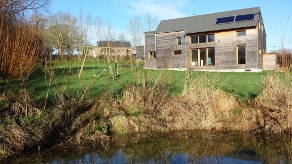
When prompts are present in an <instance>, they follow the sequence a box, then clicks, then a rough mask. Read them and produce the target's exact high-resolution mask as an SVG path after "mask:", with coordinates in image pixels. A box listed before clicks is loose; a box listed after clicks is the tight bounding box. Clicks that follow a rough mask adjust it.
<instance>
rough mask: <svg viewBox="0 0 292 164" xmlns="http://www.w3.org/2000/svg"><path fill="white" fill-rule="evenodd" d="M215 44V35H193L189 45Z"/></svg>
mask: <svg viewBox="0 0 292 164" xmlns="http://www.w3.org/2000/svg"><path fill="white" fill-rule="evenodd" d="M206 42H215V34H206V35H193V36H191V43H192V44H195V43H206Z"/></svg>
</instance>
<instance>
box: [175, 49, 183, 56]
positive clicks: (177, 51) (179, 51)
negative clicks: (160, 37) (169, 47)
mask: <svg viewBox="0 0 292 164" xmlns="http://www.w3.org/2000/svg"><path fill="white" fill-rule="evenodd" d="M181 54H182V51H181V50H176V51H173V55H181Z"/></svg>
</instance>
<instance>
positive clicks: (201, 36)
mask: <svg viewBox="0 0 292 164" xmlns="http://www.w3.org/2000/svg"><path fill="white" fill-rule="evenodd" d="M206 42H207V37H206V35H199V43H206Z"/></svg>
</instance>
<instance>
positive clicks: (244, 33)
mask: <svg viewBox="0 0 292 164" xmlns="http://www.w3.org/2000/svg"><path fill="white" fill-rule="evenodd" d="M236 33H237V36H246V30H242V31H237V32H236Z"/></svg>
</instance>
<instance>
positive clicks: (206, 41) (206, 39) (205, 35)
mask: <svg viewBox="0 0 292 164" xmlns="http://www.w3.org/2000/svg"><path fill="white" fill-rule="evenodd" d="M201 36H204V37H205V42H201V40H200V37H201ZM198 39H199V40H198V41H199V43H208V38H207V34H204V35H198Z"/></svg>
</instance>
